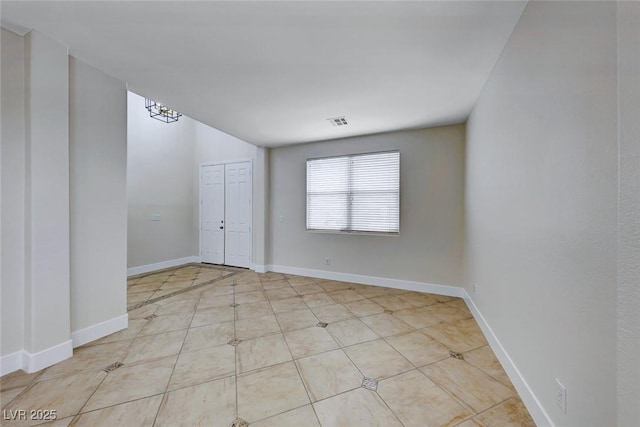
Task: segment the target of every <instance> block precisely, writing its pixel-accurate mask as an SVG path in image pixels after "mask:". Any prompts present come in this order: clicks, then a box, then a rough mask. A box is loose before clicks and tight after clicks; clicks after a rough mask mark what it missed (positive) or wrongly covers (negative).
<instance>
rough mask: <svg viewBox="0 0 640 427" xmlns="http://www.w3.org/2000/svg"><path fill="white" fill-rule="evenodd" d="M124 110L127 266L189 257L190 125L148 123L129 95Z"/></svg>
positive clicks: (192, 245) (193, 248) (192, 244)
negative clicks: (158, 219)
mask: <svg viewBox="0 0 640 427" xmlns="http://www.w3.org/2000/svg"><path fill="white" fill-rule="evenodd" d="M127 105H128V112H127V114H128V121H127V140H128V145H127V200H128V220H127V224H128V227H127V228H128V237H127V239H128V243H127V266H128V267H138V266H142V265H147V264H153V263H157V262H162V261H168V260H174V259H179V258H184V257H188V256H194V255H196V254H197V252H198V245H197V241H195V240H194V238H193V235H194V233H193V230H194V228H196V227H197V225H196V224H194V216H193V206H194V203H195V202H194V192H193V173H194V172H193V149H194V144H193V139H194V128H193V125H192V123H191V121H190V120H188V118H186V117H182V118H181V119H180V120H179V121H178V122H175V123H163V122H160V121H158V120H155V119H152V118H151V117H149V113H148V112H147V110H146V109H145V107H144V98H142V97H140V96H138V95H136V94H134V93H131V92H129V93H128V101H127ZM152 214H160V221H157V222H153V221H151V215H152Z"/></svg>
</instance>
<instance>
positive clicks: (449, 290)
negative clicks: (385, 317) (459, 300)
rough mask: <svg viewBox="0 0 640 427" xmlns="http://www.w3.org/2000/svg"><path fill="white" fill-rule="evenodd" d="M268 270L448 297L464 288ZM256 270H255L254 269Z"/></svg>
mask: <svg viewBox="0 0 640 427" xmlns="http://www.w3.org/2000/svg"><path fill="white" fill-rule="evenodd" d="M266 267H267V270H268V271H274V272H276V273H284V274H297V275H299V276H307V277H315V278H318V279H328V280H339V281H342V282H352V283H360V284H363V285H374V286H386V287H387V288H395V289H405V290H408V291H418V292H428V293H431V294H438V295H446V296H450V297H463V296H464V288H462V287H458V286H449V285H436V284H433V283H425V282H414V281H411V280H400V279H391V278H388V277H375V276H363V275H360V274H351V273H340V272H336V271H327V270H312V269H309V268H299V267H287V266H284V265H272V264H270V265H267V266H266ZM256 271H257V270H256Z"/></svg>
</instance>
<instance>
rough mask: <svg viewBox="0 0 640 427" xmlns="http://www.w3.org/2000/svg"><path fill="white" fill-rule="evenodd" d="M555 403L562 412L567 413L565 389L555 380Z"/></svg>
mask: <svg viewBox="0 0 640 427" xmlns="http://www.w3.org/2000/svg"><path fill="white" fill-rule="evenodd" d="M556 403H557V404H558V406H559V407H560V409H562V412H564V413H565V414H566V413H567V389H566V387H565V386H563V385H562V383H561V382H560V380H559V379H557V378H556Z"/></svg>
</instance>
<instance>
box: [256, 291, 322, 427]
mask: <svg viewBox="0 0 640 427" xmlns="http://www.w3.org/2000/svg"><path fill="white" fill-rule="evenodd" d="M287 283H289V282H288V281H287ZM269 304H271V303H269ZM305 304H306V303H305ZM307 307H308V306H307ZM271 309H272V310H273V307H271ZM274 316H275V314H274ZM275 318H276V322H277V323H278V327H279V328H280V333H281V334H282V339H283V340H284V343H285V345H286V346H287V350H288V351H289V354H290V355H291V363H293V366H294V367H295V368H296V372H297V373H298V379H299V380H300V382H302V387H303V388H304V392H305V393H306V394H307V399H309V403H308V404H309V405H311V409H312V410H313V413H314V415H315V417H316V420H317V421H318V424H320V418H319V417H318V414H317V413H316V408H315V407H314V406H313V401H312V400H311V395H310V394H309V390H307V385H306V384H305V382H304V379H303V378H302V374H301V373H300V369H299V368H298V364H297V363H296V359H295V358H294V356H293V352H292V351H291V347H290V346H289V342H288V341H287V337H286V336H285V333H284V331H283V330H282V325H280V321H279V320H278V316H275ZM285 363H286V362H285ZM302 406H306V405H302ZM302 406H299V407H300V408H301V407H302ZM293 409H297V408H293ZM293 409H289V410H288V411H292V410H293ZM288 411H284V412H288ZM284 412H282V413H284ZM276 415H280V414H276ZM274 416H275V415H274Z"/></svg>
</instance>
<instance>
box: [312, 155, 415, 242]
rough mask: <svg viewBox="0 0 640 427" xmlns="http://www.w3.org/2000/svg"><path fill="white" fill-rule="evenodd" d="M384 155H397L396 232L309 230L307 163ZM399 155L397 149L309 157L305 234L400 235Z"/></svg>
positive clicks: (348, 217)
mask: <svg viewBox="0 0 640 427" xmlns="http://www.w3.org/2000/svg"><path fill="white" fill-rule="evenodd" d="M386 153H398V231H389V232H385V231H377V230H376V231H366V230H350V229H344V230H337V229H321V228H309V192H308V173H309V161H313V160H325V159H336V158H347V159H351V158H352V157H360V156H367V155H374V154H386ZM400 159H401V153H400V150H399V149H392V150H383V151H368V152H364V153H350V154H339V155H333V156H320V157H309V158H307V159H306V162H305V175H304V176H305V230H306V232H307V233H319V234H342V235H346V234H355V235H367V236H387V237H395V236H399V235H400V205H401V197H402V195H401V191H400V187H401V186H402V171H401V164H400V163H401V162H400ZM348 179H349V183H348V187H349V193H351V189H352V175H351V174H349V177H348ZM346 213H347V224H349V227H350V226H351V222H352V218H351V203H349V204H348V207H347V211H346Z"/></svg>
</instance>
